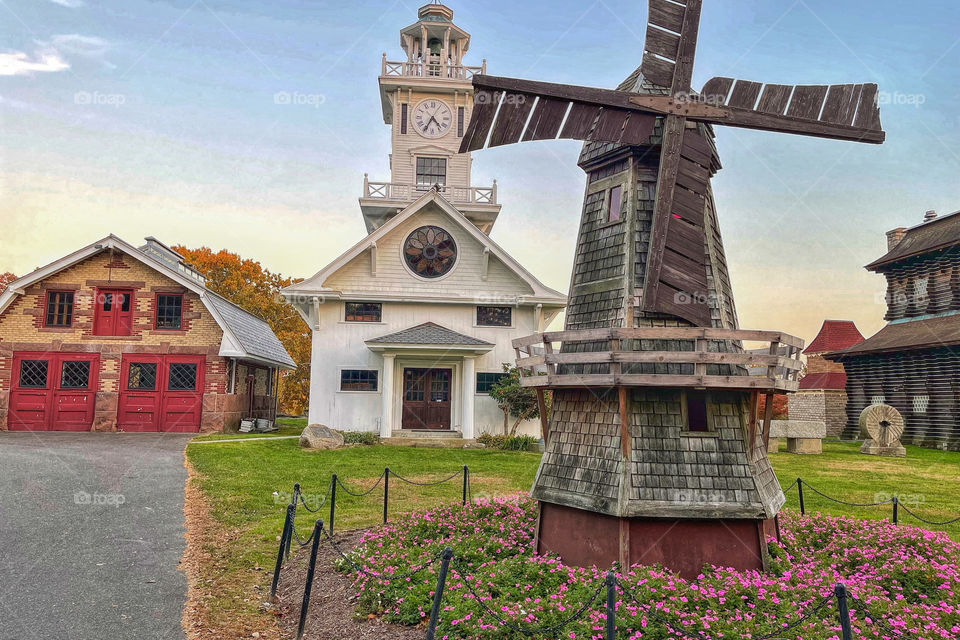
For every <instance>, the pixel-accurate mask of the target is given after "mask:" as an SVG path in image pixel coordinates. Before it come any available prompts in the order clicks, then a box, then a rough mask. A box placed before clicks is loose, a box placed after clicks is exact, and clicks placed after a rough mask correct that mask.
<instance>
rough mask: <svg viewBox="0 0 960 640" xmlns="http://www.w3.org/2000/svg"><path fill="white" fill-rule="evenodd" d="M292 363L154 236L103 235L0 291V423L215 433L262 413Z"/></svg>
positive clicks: (266, 413) (254, 321)
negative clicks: (132, 240) (132, 239)
mask: <svg viewBox="0 0 960 640" xmlns="http://www.w3.org/2000/svg"><path fill="white" fill-rule="evenodd" d="M293 366H294V363H293V361H292V360H291V359H290V356H289V355H288V354H287V352H286V351H285V350H284V348H283V345H281V344H280V341H279V340H278V339H277V337H276V336H275V335H274V333H273V331H272V330H271V329H270V326H269V325H268V324H267V323H266V322H265V321H263V320H262V319H260V318H258V317H256V316H254V315H253V314H251V313H248V312H247V311H244V310H243V309H241V308H240V307H238V306H237V305H235V304H233V303H232V302H230V301H229V300H227V299H226V298H224V297H222V296H219V295H217V294H215V293H214V292H212V291H210V290H209V289H207V288H206V286H205V285H204V278H203V276H202V275H201V274H199V273H198V272H196V271H195V270H193V269H192V268H190V266H189V265H187V264H185V263H184V261H183V257H182V256H180V255H179V254H178V253H176V252H175V251H173V250H171V249H170V248H169V247H167V246H166V245H164V244H162V243H161V242H159V241H158V240H156V239H155V238H147V242H146V244H145V245H143V246H142V247H140V248H137V247H134V246H133V245H130V244H128V243H127V242H124V241H123V240H121V239H120V238H117V237H116V236H108V237H106V238H104V239H102V240H99V241H97V242H94V243H93V244H90V245H87V246H86V247H83V248H81V249H79V250H77V251H75V252H73V253H71V254H69V255H67V256H64V257H63V258H61V259H59V260H57V261H55V262H52V263H51V264H48V265H47V266H45V267H41V268H40V269H37V270H36V271H34V272H32V273H30V274H27V275H26V276H23V277H22V278H19V279H17V280H15V281H13V282H11V283H10V285H9V286H8V287H7V288H6V289H5V290H4V291H3V293H2V294H0V430H7V429H9V430H19V431H180V432H196V431H221V430H223V429H224V428H228V429H229V428H236V427H237V425H238V424H239V422H240V420H241V419H242V418H247V417H252V418H266V419H273V418H274V417H275V414H276V390H277V384H276V381H277V380H276V378H277V374H278V370H279V369H289V368H293Z"/></svg>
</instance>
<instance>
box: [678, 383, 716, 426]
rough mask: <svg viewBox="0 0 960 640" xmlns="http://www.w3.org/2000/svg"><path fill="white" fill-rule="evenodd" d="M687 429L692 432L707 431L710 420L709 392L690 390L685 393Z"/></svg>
mask: <svg viewBox="0 0 960 640" xmlns="http://www.w3.org/2000/svg"><path fill="white" fill-rule="evenodd" d="M682 401H683V402H684V410H685V417H686V430H687V431H689V432H690V433H707V432H709V431H710V422H709V419H708V418H707V393H706V392H705V391H697V390H689V391H687V392H685V393H684V394H683V399H682Z"/></svg>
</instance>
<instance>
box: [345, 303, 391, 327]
mask: <svg viewBox="0 0 960 640" xmlns="http://www.w3.org/2000/svg"><path fill="white" fill-rule="evenodd" d="M382 317H383V304H381V303H379V302H348V303H346V306H345V309H344V314H343V319H344V320H345V321H346V322H380V319H381V318H382Z"/></svg>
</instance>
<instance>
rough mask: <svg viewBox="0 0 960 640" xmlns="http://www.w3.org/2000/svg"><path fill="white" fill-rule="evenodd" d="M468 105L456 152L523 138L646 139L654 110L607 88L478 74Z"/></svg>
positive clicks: (630, 141)
mask: <svg viewBox="0 0 960 640" xmlns="http://www.w3.org/2000/svg"><path fill="white" fill-rule="evenodd" d="M473 86H474V107H473V113H472V115H471V117H470V123H469V125H468V126H467V130H466V132H464V136H463V140H461V142H460V152H461V153H467V152H470V151H476V150H478V149H483V148H485V147H497V146H501V145H505V144H513V143H515V142H521V141H524V142H525V141H528V140H552V139H555V138H568V139H573V140H584V141H588V142H590V141H596V142H613V143H620V144H646V143H648V142H649V138H650V135H651V134H652V133H653V128H654V125H655V124H656V115H657V112H656V111H654V110H650V109H647V108H646V107H641V106H638V105H634V104H631V102H630V97H631V96H635V95H636V94H634V93H631V92H629V91H611V90H608V89H595V88H593V87H577V86H570V85H562V84H554V83H551V82H535V81H532V80H519V79H516V78H500V77H495V76H483V75H478V76H475V77H474V79H473Z"/></svg>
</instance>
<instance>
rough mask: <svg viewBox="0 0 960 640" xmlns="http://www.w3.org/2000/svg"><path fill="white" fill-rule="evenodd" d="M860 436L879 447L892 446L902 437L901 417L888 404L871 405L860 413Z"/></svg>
mask: <svg viewBox="0 0 960 640" xmlns="http://www.w3.org/2000/svg"><path fill="white" fill-rule="evenodd" d="M860 435H861V436H862V437H864V438H870V439H871V440H873V441H874V442H876V443H877V444H878V445H880V446H881V447H890V446H894V445H896V444H898V443H899V442H900V437H901V436H903V416H901V415H900V412H899V411H897V410H896V409H895V408H894V407H891V406H890V405H888V404H872V405H870V406H869V407H867V408H866V409H864V410H863V411H861V412H860Z"/></svg>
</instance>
